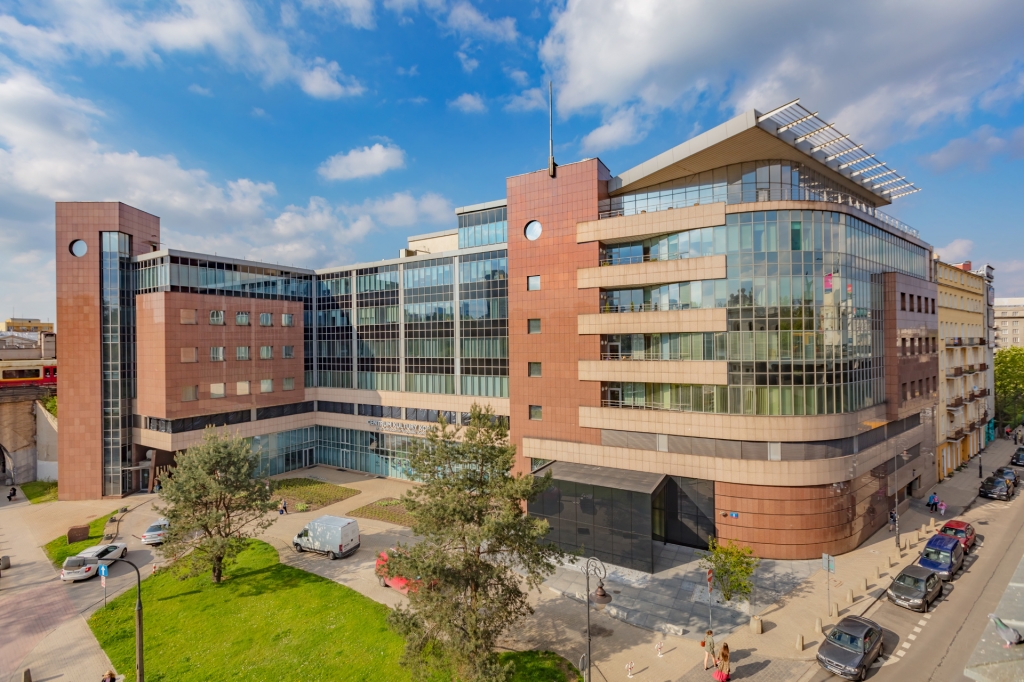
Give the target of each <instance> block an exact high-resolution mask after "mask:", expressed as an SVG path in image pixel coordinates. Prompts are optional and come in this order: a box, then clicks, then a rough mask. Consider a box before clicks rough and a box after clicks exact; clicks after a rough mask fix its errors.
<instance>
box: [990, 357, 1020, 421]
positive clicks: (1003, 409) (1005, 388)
mask: <svg viewBox="0 0 1024 682" xmlns="http://www.w3.org/2000/svg"><path fill="white" fill-rule="evenodd" d="M992 364H993V370H994V372H995V379H996V386H995V388H996V418H997V419H998V420H999V422H1000V423H1002V424H1009V425H1010V426H1013V427H1016V426H1017V425H1018V424H1020V423H1021V417H1022V416H1024V347H1021V346H1011V347H1010V348H1003V349H1001V350H999V351H996V354H995V360H994V361H993V363H992Z"/></svg>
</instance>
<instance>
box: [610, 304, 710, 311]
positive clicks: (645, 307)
mask: <svg viewBox="0 0 1024 682" xmlns="http://www.w3.org/2000/svg"><path fill="white" fill-rule="evenodd" d="M659 310H700V308H691V307H690V304H689V303H687V304H685V305H684V304H682V303H642V304H641V303H630V304H629V305H611V304H610V303H604V304H602V305H601V312H602V313H650V312H656V311H659Z"/></svg>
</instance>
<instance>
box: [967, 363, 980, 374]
mask: <svg viewBox="0 0 1024 682" xmlns="http://www.w3.org/2000/svg"><path fill="white" fill-rule="evenodd" d="M977 371H978V368H977V367H976V366H974V365H965V366H964V374H974V373H975V372H977Z"/></svg>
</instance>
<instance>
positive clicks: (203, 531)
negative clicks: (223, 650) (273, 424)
mask: <svg viewBox="0 0 1024 682" xmlns="http://www.w3.org/2000/svg"><path fill="white" fill-rule="evenodd" d="M258 467H259V456H258V455H255V454H253V452H252V449H251V447H250V446H249V443H248V442H247V441H245V440H243V439H241V438H235V437H224V436H221V435H220V434H217V433H215V432H214V431H213V430H212V429H208V430H207V432H206V433H205V434H204V436H203V442H202V443H200V444H199V445H194V446H192V447H190V448H189V449H188V450H186V451H185V452H183V453H181V454H179V455H178V457H177V459H176V466H175V468H174V469H173V472H172V475H171V477H170V478H165V479H163V480H161V489H160V498H161V499H162V500H163V502H164V503H165V505H164V506H162V507H158V508H157V511H158V512H159V513H161V514H163V515H164V516H165V517H167V520H168V521H169V522H170V530H169V531H168V533H167V535H166V536H165V539H166V542H165V544H164V549H163V552H164V554H167V555H171V556H174V557H177V558H179V559H182V560H181V561H178V562H176V564H175V566H176V567H177V570H179V571H180V572H181V573H182V574H184V575H187V576H194V575H199V574H201V573H204V572H206V571H207V570H209V571H210V572H211V575H212V577H213V582H215V583H219V582H220V580H221V576H222V575H223V571H224V565H225V563H226V562H229V561H231V559H233V558H234V557H235V556H236V555H237V554H238V553H239V552H240V551H241V550H242V549H243V548H244V547H245V545H246V542H247V540H248V538H252V537H255V536H256V535H259V534H260V533H262V532H263V531H264V530H266V529H267V528H268V527H269V526H270V524H271V523H273V518H272V517H269V516H268V515H267V512H268V511H270V510H271V509H274V508H275V507H276V506H277V503H276V502H273V501H272V500H271V499H270V481H269V480H267V479H265V478H260V477H259V475H258V471H257V470H258Z"/></svg>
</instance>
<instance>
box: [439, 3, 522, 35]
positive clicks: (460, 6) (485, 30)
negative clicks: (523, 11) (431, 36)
mask: <svg viewBox="0 0 1024 682" xmlns="http://www.w3.org/2000/svg"><path fill="white" fill-rule="evenodd" d="M445 25H446V26H447V27H448V28H450V29H452V30H453V31H456V32H457V33H459V34H460V35H463V36H467V37H471V38H481V39H486V40H493V41H495V42H507V43H512V42H515V40H516V38H517V37H518V36H519V34H518V33H517V32H516V20H515V19H513V18H511V17H502V18H501V19H491V18H490V17H488V16H487V15H485V14H482V13H481V12H480V10H478V9H477V8H476V7H474V6H473V5H471V4H470V3H469V2H466V0H459V1H458V2H456V3H454V4H453V5H452V7H451V11H449V12H448V18H447V20H446V21H445Z"/></svg>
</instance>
